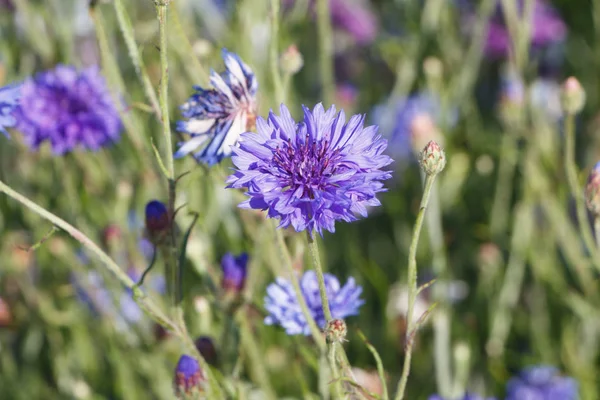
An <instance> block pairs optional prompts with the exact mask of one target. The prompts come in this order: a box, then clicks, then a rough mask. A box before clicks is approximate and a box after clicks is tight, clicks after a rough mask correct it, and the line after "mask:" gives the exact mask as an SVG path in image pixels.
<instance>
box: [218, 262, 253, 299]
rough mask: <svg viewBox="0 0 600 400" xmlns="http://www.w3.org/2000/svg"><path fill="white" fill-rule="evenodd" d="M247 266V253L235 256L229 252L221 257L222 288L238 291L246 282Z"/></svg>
mask: <svg viewBox="0 0 600 400" xmlns="http://www.w3.org/2000/svg"><path fill="white" fill-rule="evenodd" d="M247 267H248V254H246V253H242V254H240V255H239V256H237V257H236V256H234V255H233V254H231V253H227V254H225V255H224V256H223V258H222V259H221V268H222V269H223V283H222V286H223V289H225V290H226V291H232V292H235V293H239V292H240V291H241V290H242V289H243V288H244V285H245V284H246V274H247Z"/></svg>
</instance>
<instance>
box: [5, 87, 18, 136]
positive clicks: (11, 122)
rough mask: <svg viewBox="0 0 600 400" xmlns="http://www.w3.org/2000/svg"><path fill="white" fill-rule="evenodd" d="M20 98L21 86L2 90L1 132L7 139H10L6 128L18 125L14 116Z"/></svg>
mask: <svg viewBox="0 0 600 400" xmlns="http://www.w3.org/2000/svg"><path fill="white" fill-rule="evenodd" d="M20 96H21V86H19V85H9V86H5V87H3V88H0V132H1V133H3V134H4V135H5V136H6V137H8V132H7V131H6V128H12V127H13V126H15V124H16V120H15V117H14V116H13V115H12V114H13V111H14V109H15V108H16V107H17V105H18V104H19V97H20Z"/></svg>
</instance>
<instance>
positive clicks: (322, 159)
mask: <svg viewBox="0 0 600 400" xmlns="http://www.w3.org/2000/svg"><path fill="white" fill-rule="evenodd" d="M338 156H339V150H333V151H332V150H331V149H330V147H329V141H327V140H323V141H316V140H312V141H311V140H310V139H309V136H308V135H306V138H305V140H304V141H300V140H298V141H297V142H296V145H295V146H294V145H293V144H292V143H291V141H289V140H288V142H287V143H284V145H282V146H280V147H278V148H277V150H275V154H274V157H273V163H274V165H275V166H276V168H277V171H278V173H277V174H276V175H277V176H278V177H279V178H280V179H281V180H282V183H283V184H284V185H285V187H286V188H287V189H288V190H293V191H296V190H298V189H300V188H301V189H302V193H300V194H299V196H302V197H309V198H310V199H314V198H315V197H316V196H315V193H316V192H317V191H320V190H323V189H324V188H325V186H326V185H327V184H328V182H327V178H329V177H331V176H332V175H333V174H334V173H335V171H336V169H337V165H336V160H337V158H338Z"/></svg>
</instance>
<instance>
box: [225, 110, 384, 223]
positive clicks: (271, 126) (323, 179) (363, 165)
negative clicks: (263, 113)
mask: <svg viewBox="0 0 600 400" xmlns="http://www.w3.org/2000/svg"><path fill="white" fill-rule="evenodd" d="M335 112H336V110H335V106H332V107H331V108H330V109H329V110H327V111H325V110H324V109H323V106H322V105H321V104H318V105H317V106H315V108H314V110H313V111H310V110H309V109H308V108H306V107H304V120H303V121H302V122H300V123H299V124H296V122H295V121H294V119H293V118H292V116H291V115H290V112H289V111H288V109H287V108H286V107H285V106H284V105H282V106H281V115H280V116H276V115H275V114H274V113H273V112H271V113H270V114H269V118H268V119H267V120H264V119H262V118H259V119H258V121H257V128H258V133H257V134H254V133H246V134H243V135H242V138H243V140H242V141H241V142H240V147H239V148H236V149H235V150H234V156H233V163H234V164H235V166H236V167H237V170H236V172H235V173H234V174H233V175H231V176H230V177H229V179H228V181H227V183H228V184H229V186H228V187H232V188H247V189H248V191H247V193H246V194H247V195H248V196H249V197H250V199H249V200H247V201H245V202H243V203H241V204H240V207H243V208H254V209H261V210H268V216H269V218H280V219H281V222H280V225H279V226H280V227H287V226H290V225H291V226H293V227H294V229H296V231H303V230H305V229H306V230H308V231H309V232H310V233H311V234H312V232H313V231H314V230H316V231H317V232H319V234H322V231H323V229H326V230H328V231H330V232H333V231H334V230H335V227H334V223H335V221H336V220H343V221H347V222H349V221H354V220H356V219H357V217H356V214H359V215H361V216H363V217H365V216H366V215H367V208H366V207H367V206H378V205H380V203H379V200H377V197H375V196H376V194H377V193H378V192H381V191H384V190H385V189H384V188H383V183H382V182H381V181H382V180H385V179H388V178H390V176H391V174H390V173H389V172H387V171H383V170H381V168H383V167H385V166H386V165H388V164H390V163H391V162H392V159H391V158H390V157H388V156H386V155H383V154H382V153H383V151H384V150H385V148H386V146H387V142H386V140H385V139H383V138H382V137H381V136H380V135H378V134H377V127H376V126H369V127H367V128H364V127H363V121H364V116H360V115H355V116H353V117H352V118H350V120H349V121H348V123H347V124H345V121H346V118H345V114H344V112H343V111H340V113H339V114H337V115H336V114H335Z"/></svg>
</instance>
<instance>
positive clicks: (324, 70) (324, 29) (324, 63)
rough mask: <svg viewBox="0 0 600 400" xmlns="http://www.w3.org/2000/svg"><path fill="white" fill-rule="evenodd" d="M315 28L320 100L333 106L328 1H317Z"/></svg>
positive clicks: (331, 47)
mask: <svg viewBox="0 0 600 400" xmlns="http://www.w3.org/2000/svg"><path fill="white" fill-rule="evenodd" d="M317 28H318V34H319V67H320V72H321V85H322V88H321V89H322V93H323V95H322V98H323V101H324V103H325V104H326V105H327V106H329V105H331V104H333V100H334V90H335V87H334V85H335V77H334V73H333V34H332V29H331V15H330V12H329V0H317Z"/></svg>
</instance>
